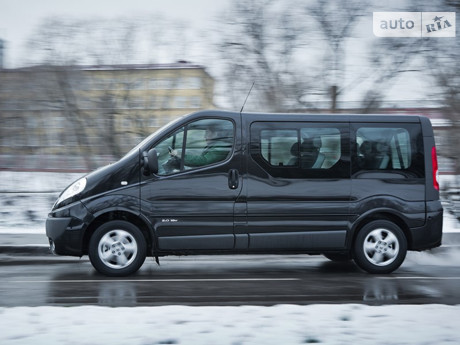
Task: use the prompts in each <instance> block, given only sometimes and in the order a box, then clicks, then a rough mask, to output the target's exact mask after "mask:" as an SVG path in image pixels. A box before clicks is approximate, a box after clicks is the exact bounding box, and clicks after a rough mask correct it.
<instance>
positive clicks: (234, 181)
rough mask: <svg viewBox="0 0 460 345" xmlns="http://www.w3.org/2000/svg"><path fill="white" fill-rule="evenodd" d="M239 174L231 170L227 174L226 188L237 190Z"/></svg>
mask: <svg viewBox="0 0 460 345" xmlns="http://www.w3.org/2000/svg"><path fill="white" fill-rule="evenodd" d="M238 180H239V174H238V170H236V169H231V170H230V171H229V172H228V188H230V189H237V188H238Z"/></svg>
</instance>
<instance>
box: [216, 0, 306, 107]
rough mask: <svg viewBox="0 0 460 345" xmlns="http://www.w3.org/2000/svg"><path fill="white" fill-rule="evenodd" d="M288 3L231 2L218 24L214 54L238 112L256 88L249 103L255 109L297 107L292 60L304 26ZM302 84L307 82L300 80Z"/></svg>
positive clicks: (297, 82) (261, 1)
mask: <svg viewBox="0 0 460 345" xmlns="http://www.w3.org/2000/svg"><path fill="white" fill-rule="evenodd" d="M297 15H298V14H297V12H296V11H295V10H294V9H292V8H291V7H290V6H289V4H288V3H286V2H283V3H282V4H280V3H278V2H275V1H271V0H239V1H234V2H232V4H231V7H230V9H229V10H228V11H226V14H225V15H224V20H223V22H220V23H219V29H218V30H220V31H219V37H218V40H219V41H218V43H217V46H218V49H219V51H220V57H221V59H222V61H223V62H224V63H223V64H222V68H223V70H224V73H223V75H224V78H225V80H226V81H227V82H228V89H229V90H228V91H229V94H230V95H231V99H232V101H233V106H234V107H238V106H241V104H242V103H243V100H244V98H245V96H246V93H247V91H248V90H249V87H250V86H251V85H252V83H253V82H255V84H256V86H255V88H254V94H253V95H252V96H251V99H250V102H248V107H251V101H252V102H253V100H254V99H259V104H258V108H259V109H260V108H264V107H265V108H267V109H268V110H272V111H273V110H275V111H276V110H280V109H283V108H286V107H289V106H290V105H291V106H292V104H295V103H296V92H295V91H296V90H298V89H299V82H300V81H301V80H302V78H300V77H299V78H297V76H296V74H295V69H293V68H292V67H293V66H295V65H296V64H295V62H294V60H295V59H296V54H297V52H298V51H297V49H298V48H299V47H301V46H303V45H304V44H305V43H304V42H302V40H301V35H302V34H303V30H302V21H300V20H297V19H296V16H297ZM302 81H303V82H304V81H305V80H302Z"/></svg>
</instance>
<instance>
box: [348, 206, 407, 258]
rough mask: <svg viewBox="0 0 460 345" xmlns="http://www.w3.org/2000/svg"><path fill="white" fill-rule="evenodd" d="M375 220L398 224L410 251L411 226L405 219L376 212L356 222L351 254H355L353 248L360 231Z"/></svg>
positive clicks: (353, 230)
mask: <svg viewBox="0 0 460 345" xmlns="http://www.w3.org/2000/svg"><path fill="white" fill-rule="evenodd" d="M375 220H387V221H390V222H392V223H394V224H396V225H397V226H398V227H399V228H400V229H401V230H402V232H403V233H404V236H405V237H406V240H407V246H408V248H409V249H410V247H411V243H412V235H411V232H410V230H409V226H408V225H407V224H406V222H405V221H404V219H403V217H402V216H400V215H398V214H395V213H393V212H391V211H387V210H382V211H376V212H373V213H370V214H367V215H365V216H363V217H361V219H359V220H358V221H357V222H355V224H354V226H353V229H352V234H353V236H352V238H351V243H350V250H351V252H353V248H354V246H355V243H356V237H357V236H358V233H359V232H360V230H361V229H362V228H363V227H364V226H366V225H367V224H369V223H370V222H373V221H375Z"/></svg>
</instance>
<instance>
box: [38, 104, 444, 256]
mask: <svg viewBox="0 0 460 345" xmlns="http://www.w3.org/2000/svg"><path fill="white" fill-rule="evenodd" d="M216 117H217V118H225V119H229V120H231V121H233V122H234V123H235V124H236V131H235V142H234V150H233V152H232V154H231V157H230V158H229V159H227V160H226V161H224V162H222V163H218V164H215V165H212V166H208V167H204V168H198V169H193V170H188V171H184V172H181V173H178V174H174V175H169V176H156V175H151V176H144V175H143V174H142V167H141V165H142V164H141V160H142V153H143V152H145V151H148V150H149V149H150V148H152V147H154V146H155V145H156V143H157V142H159V141H160V140H161V139H162V138H163V137H165V136H167V135H169V134H170V133H172V132H173V131H174V130H175V129H176V128H178V127H180V126H183V125H185V124H187V123H189V122H191V121H194V120H197V119H201V118H216ZM257 121H286V122H298V121H302V122H311V123H315V122H329V123H340V124H341V125H343V126H348V127H349V128H350V127H351V125H352V124H353V123H354V122H357V121H359V122H366V123H375V124H378V123H381V122H383V123H388V122H391V123H415V124H421V127H422V132H423V137H424V145H425V153H426V152H429V150H431V147H432V146H434V138H433V132H432V129H431V124H430V123H429V120H428V119H426V118H423V117H419V116H391V117H390V116H388V117H385V119H383V120H382V118H381V117H379V116H359V115H329V116H323V115H292V114H249V113H243V114H240V113H232V112H222V111H203V112H198V113H195V114H191V115H189V116H186V117H183V118H182V119H181V120H179V121H176V123H175V126H170V128H169V131H168V129H166V130H162V131H160V132H159V134H158V135H156V136H155V135H154V136H152V137H151V138H150V139H149V140H146V141H144V142H143V144H141V145H140V146H139V147H138V148H137V149H136V150H133V151H131V152H130V153H129V154H128V155H127V156H125V157H124V158H122V159H121V160H120V161H118V162H116V163H114V164H112V165H109V166H107V167H104V168H102V169H99V170H97V171H95V172H93V173H90V174H88V175H87V176H86V178H87V186H86V188H85V190H84V191H83V192H82V193H81V194H80V195H77V196H75V197H73V198H71V199H70V200H68V201H65V202H63V203H61V204H58V205H55V207H54V208H53V210H52V211H51V213H50V214H49V217H48V220H47V235H48V237H49V238H50V239H51V240H52V241H53V242H54V243H55V247H56V253H58V254H62V255H76V256H81V255H84V254H87V250H88V242H89V239H90V237H91V234H92V232H94V230H95V229H96V228H97V226H98V225H100V224H102V223H103V222H105V221H108V220H112V219H123V220H128V221H131V222H133V223H135V224H136V225H138V227H139V228H140V229H141V230H142V231H143V232H144V235H145V237H146V240H147V242H148V247H149V249H150V253H151V254H152V255H155V256H161V255H169V254H195V253H229V252H235V253H249V252H256V253H257V252H260V253H262V252H263V253H265V252H269V253H285V252H301V253H310V254H315V253H324V252H348V251H349V250H350V249H351V247H352V245H353V239H354V237H355V235H356V232H357V231H358V230H359V228H360V227H361V226H362V225H364V224H366V222H369V221H370V220H373V219H378V218H385V219H390V220H392V221H393V222H395V223H396V224H398V225H399V226H400V227H401V229H402V230H403V231H404V233H405V234H406V237H407V239H408V245H409V249H412V250H422V249H426V248H431V247H435V246H438V245H440V243H441V236H442V207H441V204H440V202H439V192H438V191H436V190H435V189H434V188H433V187H432V182H433V181H432V175H431V162H430V158H429V157H425V171H426V176H425V177H424V178H412V179H408V180H405V181H404V182H403V183H401V180H399V179H395V178H394V177H395V176H391V174H386V173H371V175H370V176H365V178H363V176H353V175H352V172H351V163H352V162H351V158H350V156H351V154H352V153H353V149H352V148H349V149H348V150H346V151H345V153H346V154H345V155H344V157H342V160H343V162H342V164H343V166H344V167H345V168H346V169H348V171H349V174H348V175H347V177H346V178H337V179H329V178H328V179H321V178H310V179H309V178H306V179H286V178H274V177H272V176H270V174H268V173H267V172H266V171H265V170H264V169H263V168H262V167H261V166H260V165H259V164H257V163H256V162H255V161H254V160H253V158H252V157H251V156H250V154H249V152H250V135H249V128H250V125H251V124H252V123H254V122H257ZM235 172H236V175H235ZM235 176H236V179H237V182H238V183H236V184H235V181H230V179H235ZM230 182H232V183H230ZM230 184H232V186H230ZM233 184H234V185H235V186H233ZM233 187H235V188H233Z"/></svg>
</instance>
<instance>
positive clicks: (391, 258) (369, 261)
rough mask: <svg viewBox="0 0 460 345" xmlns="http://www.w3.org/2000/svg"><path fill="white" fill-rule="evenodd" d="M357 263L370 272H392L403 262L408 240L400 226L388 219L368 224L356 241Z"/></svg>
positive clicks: (355, 257)
mask: <svg viewBox="0 0 460 345" xmlns="http://www.w3.org/2000/svg"><path fill="white" fill-rule="evenodd" d="M353 250H354V259H355V262H356V264H357V265H358V266H359V267H361V268H362V269H363V270H365V271H367V272H369V273H391V272H393V271H394V270H396V269H397V268H398V267H399V266H401V264H402V263H403V261H404V259H405V258H406V253H407V240H406V236H405V235H404V232H403V231H402V230H401V228H400V227H399V226H397V225H396V224H394V223H393V222H390V221H387V220H376V221H373V222H370V223H369V224H366V225H365V226H364V227H363V228H362V229H361V230H360V231H359V233H358V235H357V236H356V240H355V243H354V249H353Z"/></svg>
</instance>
